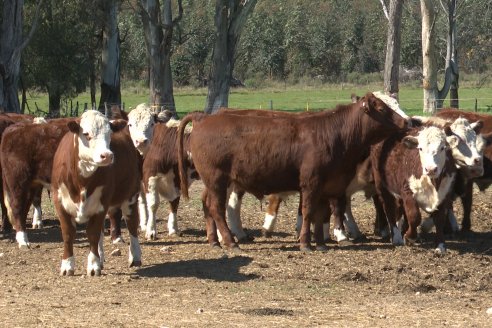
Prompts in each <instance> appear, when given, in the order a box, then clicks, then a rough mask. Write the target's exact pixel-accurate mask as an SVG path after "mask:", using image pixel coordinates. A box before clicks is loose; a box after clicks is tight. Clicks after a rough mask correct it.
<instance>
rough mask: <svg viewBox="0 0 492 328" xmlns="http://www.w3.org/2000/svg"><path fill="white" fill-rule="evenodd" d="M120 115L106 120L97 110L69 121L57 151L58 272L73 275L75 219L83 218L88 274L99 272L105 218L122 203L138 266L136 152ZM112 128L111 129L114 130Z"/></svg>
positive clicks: (132, 260)
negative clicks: (60, 246)
mask: <svg viewBox="0 0 492 328" xmlns="http://www.w3.org/2000/svg"><path fill="white" fill-rule="evenodd" d="M124 126H126V122H125V121H123V120H117V121H114V122H111V123H110V122H109V121H108V119H107V118H106V117H104V115H102V114H101V113H99V112H98V111H94V110H90V111H87V112H85V113H84V114H82V116H81V120H80V123H77V122H74V121H72V122H70V123H68V127H69V129H70V132H69V133H67V134H66V135H65V136H64V137H63V139H62V140H61V142H60V144H59V146H58V149H57V151H56V153H55V157H54V162H53V171H52V193H53V200H54V203H55V209H56V212H57V214H58V217H59V220H60V224H61V230H62V236H63V242H64V251H63V258H62V264H61V269H60V273H61V274H62V275H73V274H74V270H75V259H74V256H73V243H74V240H75V232H76V229H75V228H76V224H77V223H85V224H86V231H87V237H88V240H89V245H90V253H89V256H88V263H87V275H96V276H97V275H100V274H101V269H102V264H103V262H104V251H103V234H102V229H103V222H104V217H105V215H106V212H107V211H108V209H110V208H114V207H120V208H121V210H122V213H123V215H124V217H125V218H126V219H127V226H128V230H129V233H130V247H129V264H130V266H139V265H141V250H140V245H139V243H138V204H137V198H138V192H139V187H140V169H139V154H138V152H137V150H136V149H135V147H134V145H133V142H132V140H131V138H130V136H129V134H128V133H126V132H125V131H120V130H121V129H123V128H124ZM112 130H113V131H115V132H114V133H112Z"/></svg>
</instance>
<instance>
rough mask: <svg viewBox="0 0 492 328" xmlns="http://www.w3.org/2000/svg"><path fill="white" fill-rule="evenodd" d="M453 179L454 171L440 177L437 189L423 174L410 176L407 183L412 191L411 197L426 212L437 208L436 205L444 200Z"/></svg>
mask: <svg viewBox="0 0 492 328" xmlns="http://www.w3.org/2000/svg"><path fill="white" fill-rule="evenodd" d="M453 181H454V173H453V174H451V175H446V176H444V177H443V178H442V180H441V184H440V186H439V190H436V187H435V186H434V184H432V180H431V178H429V176H428V175H425V174H423V175H422V176H421V177H420V179H417V178H415V176H413V175H412V176H411V177H410V179H409V181H408V185H409V187H410V190H411V191H412V192H413V197H414V199H415V200H416V201H417V203H418V204H419V207H420V208H421V209H423V210H424V211H426V212H427V213H432V212H434V211H435V210H437V207H438V206H439V204H441V202H442V201H443V200H444V198H445V197H446V195H447V194H448V193H449V190H450V188H451V186H452V184H453Z"/></svg>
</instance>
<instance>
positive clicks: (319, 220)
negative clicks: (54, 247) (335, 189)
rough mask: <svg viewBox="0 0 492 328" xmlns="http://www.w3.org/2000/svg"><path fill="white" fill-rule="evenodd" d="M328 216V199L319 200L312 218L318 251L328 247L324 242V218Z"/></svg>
mask: <svg viewBox="0 0 492 328" xmlns="http://www.w3.org/2000/svg"><path fill="white" fill-rule="evenodd" d="M330 216H331V209H330V205H329V202H328V200H323V201H320V202H319V203H318V207H317V209H316V215H315V218H314V241H315V243H316V250H318V251H325V250H327V249H328V248H327V247H326V244H325V226H326V220H327V218H328V220H329V218H330ZM328 226H329V221H328Z"/></svg>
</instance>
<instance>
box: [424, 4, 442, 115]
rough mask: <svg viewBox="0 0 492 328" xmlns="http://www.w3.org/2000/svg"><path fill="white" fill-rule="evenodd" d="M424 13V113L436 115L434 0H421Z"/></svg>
mask: <svg viewBox="0 0 492 328" xmlns="http://www.w3.org/2000/svg"><path fill="white" fill-rule="evenodd" d="M420 10H421V13H422V66H423V67H422V71H423V75H424V77H423V81H422V84H423V89H424V113H431V114H434V113H435V112H436V108H437V103H436V101H437V98H438V90H437V60H436V35H435V31H434V27H435V23H436V11H435V8H434V5H433V3H432V0H420Z"/></svg>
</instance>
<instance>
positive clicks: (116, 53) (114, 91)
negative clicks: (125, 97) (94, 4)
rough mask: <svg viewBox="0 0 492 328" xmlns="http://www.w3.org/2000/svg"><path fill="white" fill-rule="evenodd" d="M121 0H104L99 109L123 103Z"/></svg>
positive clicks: (102, 109)
mask: <svg viewBox="0 0 492 328" xmlns="http://www.w3.org/2000/svg"><path fill="white" fill-rule="evenodd" d="M118 4H119V0H104V1H103V11H104V16H103V17H104V27H103V42H102V56H101V57H102V58H101V98H100V100H99V110H100V111H102V112H103V113H104V109H105V104H107V105H108V106H110V105H118V106H120V105H121V88H120V33H119V29H118Z"/></svg>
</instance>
